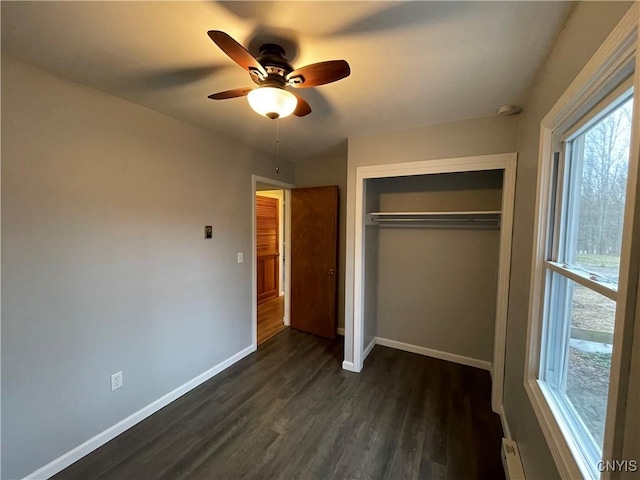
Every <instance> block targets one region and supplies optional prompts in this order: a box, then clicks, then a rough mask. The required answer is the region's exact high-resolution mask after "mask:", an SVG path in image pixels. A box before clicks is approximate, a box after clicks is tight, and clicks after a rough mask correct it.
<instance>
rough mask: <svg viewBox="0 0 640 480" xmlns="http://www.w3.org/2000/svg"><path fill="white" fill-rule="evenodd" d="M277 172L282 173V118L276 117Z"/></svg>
mask: <svg viewBox="0 0 640 480" xmlns="http://www.w3.org/2000/svg"><path fill="white" fill-rule="evenodd" d="M276 173H277V174H279V173H280V119H279V118H276Z"/></svg>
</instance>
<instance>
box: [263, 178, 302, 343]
mask: <svg viewBox="0 0 640 480" xmlns="http://www.w3.org/2000/svg"><path fill="white" fill-rule="evenodd" d="M291 188H293V185H288V184H284V183H280V182H277V181H274V180H270V179H266V178H261V177H257V176H254V177H253V196H254V209H253V220H254V228H253V236H254V239H253V246H254V248H253V285H254V288H253V293H254V295H253V306H254V309H253V311H254V345H256V347H257V346H259V345H260V344H262V343H264V342H266V341H267V340H269V339H270V338H272V337H274V336H275V335H277V334H278V333H280V332H281V331H282V330H284V329H285V328H287V326H288V325H289V323H290V322H289V310H290V309H289V305H290V287H289V285H290V283H289V277H290V266H289V258H290V254H289V251H290V228H289V226H290V218H291V216H290V212H289V196H290V192H291Z"/></svg>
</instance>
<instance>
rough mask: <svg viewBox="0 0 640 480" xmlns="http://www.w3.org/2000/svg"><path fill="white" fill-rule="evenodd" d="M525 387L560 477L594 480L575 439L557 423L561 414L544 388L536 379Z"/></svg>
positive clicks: (529, 381)
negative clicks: (550, 401) (548, 398)
mask: <svg viewBox="0 0 640 480" xmlns="http://www.w3.org/2000/svg"><path fill="white" fill-rule="evenodd" d="M524 387H525V390H526V391H527V395H528V396H529V401H530V402H531V405H532V407H533V411H534V412H535V414H536V418H537V419H538V423H539V424H540V427H541V428H542V432H543V434H544V437H545V439H546V441H547V445H548V446H549V450H550V451H551V454H552V456H553V459H554V461H555V463H556V467H558V471H559V473H560V476H561V477H562V478H567V479H576V478H594V477H593V475H592V474H591V470H590V468H589V466H588V465H587V464H586V463H585V462H584V460H583V458H582V456H581V455H580V453H579V448H578V446H577V445H576V444H575V442H574V441H573V438H572V437H571V435H569V433H568V432H567V431H566V429H565V428H564V425H561V424H560V423H559V422H558V421H557V419H556V418H557V417H556V415H559V412H558V411H556V408H555V406H554V405H553V403H549V401H548V400H547V396H546V395H545V393H544V391H543V388H544V387H541V385H540V383H539V382H538V380H536V379H527V380H525V382H524Z"/></svg>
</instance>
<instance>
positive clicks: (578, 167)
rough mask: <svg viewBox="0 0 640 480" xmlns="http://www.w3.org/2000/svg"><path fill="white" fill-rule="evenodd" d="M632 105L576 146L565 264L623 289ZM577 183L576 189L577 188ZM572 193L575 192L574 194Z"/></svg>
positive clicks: (619, 110) (576, 141) (607, 118)
mask: <svg viewBox="0 0 640 480" xmlns="http://www.w3.org/2000/svg"><path fill="white" fill-rule="evenodd" d="M631 113H632V99H628V100H626V101H625V102H624V103H622V104H621V105H620V106H619V107H618V108H617V109H615V110H614V111H612V112H611V113H609V114H608V115H606V116H605V117H604V118H602V119H600V120H599V121H598V122H596V123H595V124H594V125H593V126H592V127H591V128H590V129H589V130H587V131H586V132H585V133H583V134H582V135H580V136H579V137H577V138H576V139H574V140H573V141H572V146H571V148H572V151H571V163H572V165H571V169H572V173H571V176H574V175H575V178H574V179H573V182H571V183H570V184H571V185H572V186H573V189H574V190H575V192H571V193H570V195H571V196H572V197H573V198H572V200H570V202H569V209H570V210H571V211H569V212H567V213H568V222H569V225H567V227H568V228H569V229H570V230H573V232H570V233H569V234H568V238H567V239H568V240H569V242H568V243H569V244H568V245H567V258H566V259H565V262H567V263H569V264H571V265H575V266H578V267H580V268H581V269H583V270H585V271H587V272H589V273H590V274H591V276H592V278H593V279H594V280H598V281H603V282H607V283H613V284H615V286H617V284H618V273H619V269H620V246H621V243H622V223H623V217H624V203H625V194H626V186H627V172H628V169H629V147H630V144H631ZM574 182H575V183H574ZM571 189H572V187H570V190H571Z"/></svg>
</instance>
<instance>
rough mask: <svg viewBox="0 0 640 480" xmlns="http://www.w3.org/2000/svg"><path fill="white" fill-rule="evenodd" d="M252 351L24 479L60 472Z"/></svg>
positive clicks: (235, 358) (158, 401)
mask: <svg viewBox="0 0 640 480" xmlns="http://www.w3.org/2000/svg"><path fill="white" fill-rule="evenodd" d="M255 351H256V347H255V345H250V346H248V347H247V348H245V349H244V350H241V351H240V352H238V353H236V354H235V355H233V356H231V357H229V358H227V359H226V360H224V361H222V362H220V363H219V364H217V365H216V366H214V367H213V368H211V369H209V370H207V371H206V372H204V373H202V374H200V375H198V376H197V377H195V378H194V379H192V380H189V381H188V382H187V383H185V384H184V385H181V386H179V387H178V388H176V389H175V390H173V391H171V392H169V393H167V394H166V395H164V396H163V397H160V398H159V399H158V400H156V401H154V402H152V403H150V404H149V405H147V406H146V407H144V408H142V409H140V410H138V411H137V412H135V413H134V414H132V415H129V416H128V417H127V418H125V419H124V420H121V421H120V422H118V423H116V424H115V425H113V426H111V427H109V428H107V429H106V430H104V431H102V432H100V433H99V434H97V435H96V436H94V437H92V438H90V439H89V440H87V441H86V442H84V443H83V444H82V445H79V446H77V447H76V448H74V449H72V450H70V451H68V452H67V453H65V454H63V455H61V456H60V457H58V458H56V459H55V460H52V461H51V462H49V463H48V464H46V465H45V466H44V467H41V468H39V469H38V470H36V471H35V472H33V473H31V474H29V475H27V476H26V477H25V480H26V479H29V480H30V479H41V478H50V477H52V476H54V475H55V474H56V473H58V472H61V471H62V470H64V469H65V468H67V467H68V466H69V465H71V464H72V463H74V462H76V461H78V460H80V459H81V458H82V457H84V456H85V455H87V454H89V453H91V452H92V451H94V450H96V449H97V448H99V447H101V446H102V445H104V444H105V443H107V442H108V441H109V440H112V439H114V438H115V437H117V436H118V435H120V434H121V433H122V432H124V431H125V430H128V429H129V428H131V427H133V426H134V425H135V424H137V423H139V422H141V421H142V420H144V419H145V418H147V417H148V416H150V415H152V414H154V413H155V412H157V411H158V410H160V409H161V408H163V407H165V406H167V405H168V404H170V403H171V402H173V401H174V400H176V399H177V398H179V397H181V396H182V395H184V394H185V393H188V392H189V391H190V390H193V389H194V388H196V387H197V386H198V385H200V384H202V383H204V382H206V381H207V380H209V379H210V378H212V377H214V376H215V375H217V374H218V373H220V372H222V371H223V370H225V369H226V368H229V367H230V366H231V365H233V364H234V363H236V362H238V361H240V360H242V359H243V358H244V357H246V356H247V355H249V354H251V353H253V352H255Z"/></svg>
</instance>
